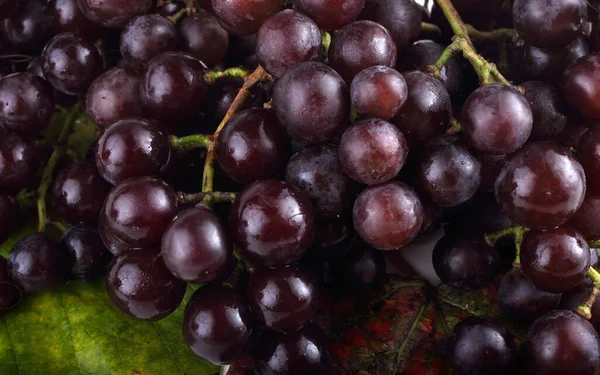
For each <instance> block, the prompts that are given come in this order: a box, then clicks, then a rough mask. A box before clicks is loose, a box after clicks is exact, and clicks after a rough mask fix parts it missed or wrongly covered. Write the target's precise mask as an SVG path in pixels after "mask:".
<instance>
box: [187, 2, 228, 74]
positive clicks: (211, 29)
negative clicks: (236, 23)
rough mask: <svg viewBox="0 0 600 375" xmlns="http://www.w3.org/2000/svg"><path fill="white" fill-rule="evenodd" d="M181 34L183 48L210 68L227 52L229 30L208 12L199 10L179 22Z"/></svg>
mask: <svg viewBox="0 0 600 375" xmlns="http://www.w3.org/2000/svg"><path fill="white" fill-rule="evenodd" d="M179 36H180V39H181V45H182V46H183V48H184V49H185V50H186V51H187V52H188V53H189V54H190V55H192V56H193V57H195V58H197V59H198V60H200V61H202V62H203V63H205V64H206V65H207V66H208V67H209V68H212V67H214V66H216V65H218V64H219V63H220V62H221V61H223V59H224V58H225V55H226V54H227V47H228V46H229V38H228V34H227V31H225V29H223V27H221V25H219V22H218V21H217V19H216V18H215V17H214V16H213V15H212V14H210V13H208V12H205V11H202V10H198V11H197V12H196V13H195V14H192V15H191V16H189V17H186V18H184V19H183V20H182V21H181V23H180V24H179Z"/></svg>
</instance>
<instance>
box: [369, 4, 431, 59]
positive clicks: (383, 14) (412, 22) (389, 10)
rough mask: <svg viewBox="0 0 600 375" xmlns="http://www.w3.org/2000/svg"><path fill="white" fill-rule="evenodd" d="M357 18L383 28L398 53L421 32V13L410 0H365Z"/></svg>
mask: <svg viewBox="0 0 600 375" xmlns="http://www.w3.org/2000/svg"><path fill="white" fill-rule="evenodd" d="M359 18H360V19H365V20H371V21H374V22H377V23H378V24H380V25H382V26H383V27H385V28H386V29H387V30H388V31H389V32H390V34H391V35H392V38H393V39H394V42H395V43H396V46H397V47H398V51H403V50H404V49H406V48H407V47H408V46H409V45H410V43H412V42H413V41H414V40H416V39H417V37H418V36H419V33H420V32H421V20H422V12H421V9H420V7H419V5H418V4H416V3H415V2H414V1H411V0H366V1H365V7H364V9H363V10H362V12H361V13H360V17H359Z"/></svg>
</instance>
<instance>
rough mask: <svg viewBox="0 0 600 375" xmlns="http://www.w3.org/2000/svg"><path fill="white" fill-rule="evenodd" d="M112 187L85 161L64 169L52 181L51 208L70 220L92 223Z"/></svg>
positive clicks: (71, 221)
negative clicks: (52, 201)
mask: <svg viewBox="0 0 600 375" xmlns="http://www.w3.org/2000/svg"><path fill="white" fill-rule="evenodd" d="M110 188H111V186H110V185H109V184H107V183H106V182H105V181H104V180H103V179H102V177H100V175H99V174H98V170H97V169H96V166H95V165H94V164H92V163H89V162H87V161H81V162H77V163H74V164H71V165H69V166H67V167H66V168H64V169H63V170H62V171H61V172H60V173H59V175H58V176H57V177H56V180H55V181H54V188H53V200H54V207H55V208H56V209H57V211H58V212H59V213H60V215H61V216H62V217H64V218H65V219H67V221H69V222H70V223H73V224H74V223H77V222H80V221H84V222H94V221H96V220H97V219H98V214H99V213H100V209H101V208H102V204H103V203H104V199H105V198H106V196H107V195H108V192H109V190H110Z"/></svg>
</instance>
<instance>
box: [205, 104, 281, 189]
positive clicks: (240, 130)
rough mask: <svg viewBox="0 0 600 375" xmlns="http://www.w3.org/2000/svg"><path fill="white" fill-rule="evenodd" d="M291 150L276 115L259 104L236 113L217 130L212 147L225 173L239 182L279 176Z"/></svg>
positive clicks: (244, 182) (243, 182)
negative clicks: (215, 144)
mask: <svg viewBox="0 0 600 375" xmlns="http://www.w3.org/2000/svg"><path fill="white" fill-rule="evenodd" d="M290 153H291V145H290V141H289V139H288V138H287V136H286V134H285V132H284V131H283V130H282V129H281V127H280V125H279V124H278V123H277V119H276V118H275V115H274V114H273V113H272V112H271V111H268V110H266V109H262V108H252V109H246V110H244V111H242V112H238V113H237V114H235V115H234V116H233V117H232V118H231V119H230V120H229V121H228V122H227V125H225V127H224V128H223V131H222V132H221V133H219V138H218V140H217V146H216V151H215V155H216V158H217V161H218V162H219V165H220V166H221V169H223V171H224V172H225V175H227V177H229V178H231V179H232V180H234V181H236V182H238V183H240V184H248V183H250V182H253V181H256V180H260V179H264V178H275V177H277V176H279V175H280V174H281V172H282V171H283V169H284V167H285V163H286V162H287V159H288V158H289V155H290Z"/></svg>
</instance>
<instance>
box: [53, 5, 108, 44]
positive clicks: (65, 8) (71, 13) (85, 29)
mask: <svg viewBox="0 0 600 375" xmlns="http://www.w3.org/2000/svg"><path fill="white" fill-rule="evenodd" d="M49 3H50V5H51V8H52V11H53V12H54V15H55V17H56V21H57V22H58V29H59V30H60V32H62V33H65V32H74V33H79V34H80V35H81V36H82V37H83V38H85V39H87V40H89V41H91V42H95V41H96V39H97V38H99V37H100V36H101V32H102V28H101V27H100V26H99V25H98V24H96V23H94V22H90V21H89V20H88V19H87V17H86V16H85V15H84V14H83V12H82V11H81V9H80V8H79V5H78V4H77V0H50V2H49Z"/></svg>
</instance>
